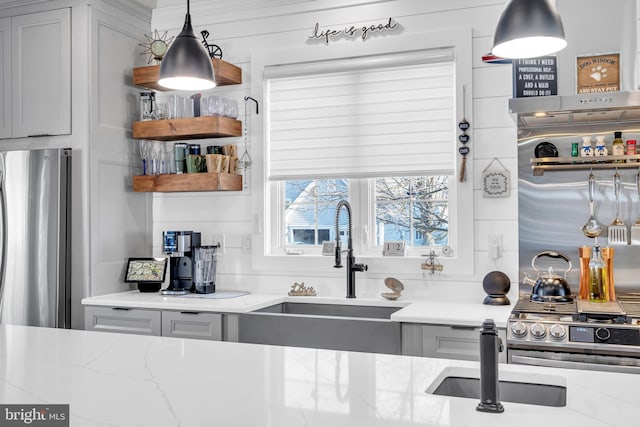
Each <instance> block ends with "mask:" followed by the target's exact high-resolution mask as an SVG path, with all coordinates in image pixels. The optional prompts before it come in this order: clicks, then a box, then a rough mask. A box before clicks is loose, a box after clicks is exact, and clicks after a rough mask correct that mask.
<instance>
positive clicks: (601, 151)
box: [595, 135, 609, 157]
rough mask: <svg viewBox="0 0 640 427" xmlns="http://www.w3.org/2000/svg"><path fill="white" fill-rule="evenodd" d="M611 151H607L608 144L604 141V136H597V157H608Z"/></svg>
mask: <svg viewBox="0 0 640 427" xmlns="http://www.w3.org/2000/svg"><path fill="white" fill-rule="evenodd" d="M608 154H609V151H608V150H607V143H606V142H605V141H604V135H598V136H596V151H595V156H596V157H603V156H607V155H608Z"/></svg>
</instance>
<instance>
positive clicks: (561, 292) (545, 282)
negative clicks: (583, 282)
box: [523, 251, 573, 302]
mask: <svg viewBox="0 0 640 427" xmlns="http://www.w3.org/2000/svg"><path fill="white" fill-rule="evenodd" d="M542 257H549V258H559V259H563V260H565V261H566V262H567V263H568V264H569V268H568V269H567V270H566V271H565V272H564V274H563V275H560V274H557V273H555V272H554V271H553V267H551V266H549V268H548V270H547V272H546V273H541V272H540V270H538V268H537V267H536V260H537V259H538V258H542ZM531 266H532V267H533V269H534V270H535V271H536V273H537V278H536V280H535V281H534V280H532V279H531V278H529V277H528V276H527V275H526V274H525V278H524V279H523V283H526V284H528V285H531V286H533V289H532V290H531V298H530V299H531V301H535V302H570V301H572V300H573V297H572V296H571V289H570V288H569V284H568V283H567V273H569V271H571V267H572V266H571V260H570V259H569V257H568V256H566V255H565V254H563V253H560V252H555V251H543V252H540V253H539V254H537V255H536V256H534V257H533V259H532V260H531Z"/></svg>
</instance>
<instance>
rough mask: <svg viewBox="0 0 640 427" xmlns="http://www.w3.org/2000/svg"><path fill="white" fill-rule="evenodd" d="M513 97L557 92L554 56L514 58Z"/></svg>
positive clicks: (556, 69) (556, 67) (556, 68)
mask: <svg viewBox="0 0 640 427" xmlns="http://www.w3.org/2000/svg"><path fill="white" fill-rule="evenodd" d="M512 64H513V97H514V98H524V97H527V96H549V95H557V94H558V65H557V59H556V57H555V56H541V57H539V58H526V59H514V60H512Z"/></svg>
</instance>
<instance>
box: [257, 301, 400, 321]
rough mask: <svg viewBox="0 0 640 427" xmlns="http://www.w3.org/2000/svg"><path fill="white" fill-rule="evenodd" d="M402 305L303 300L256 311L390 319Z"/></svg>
mask: <svg viewBox="0 0 640 427" xmlns="http://www.w3.org/2000/svg"><path fill="white" fill-rule="evenodd" d="M401 308H402V307H383V306H370V305H347V304H315V303H303V302H283V303H280V304H274V305H270V306H269V307H265V308H261V309H259V310H256V311H254V313H278V314H294V315H307V316H331V317H361V318H368V319H390V318H391V314H393V313H395V312H396V311H398V310H400V309H401Z"/></svg>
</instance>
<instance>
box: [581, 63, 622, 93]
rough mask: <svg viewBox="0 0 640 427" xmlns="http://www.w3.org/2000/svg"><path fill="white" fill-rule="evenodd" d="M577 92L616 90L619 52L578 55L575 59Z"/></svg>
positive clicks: (618, 78)
mask: <svg viewBox="0 0 640 427" xmlns="http://www.w3.org/2000/svg"><path fill="white" fill-rule="evenodd" d="M576 70H577V73H578V75H577V83H578V85H577V86H578V87H577V91H578V93H600V92H618V91H619V90H620V54H619V53H611V54H607V55H594V56H579V57H578V58H577V60H576Z"/></svg>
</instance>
